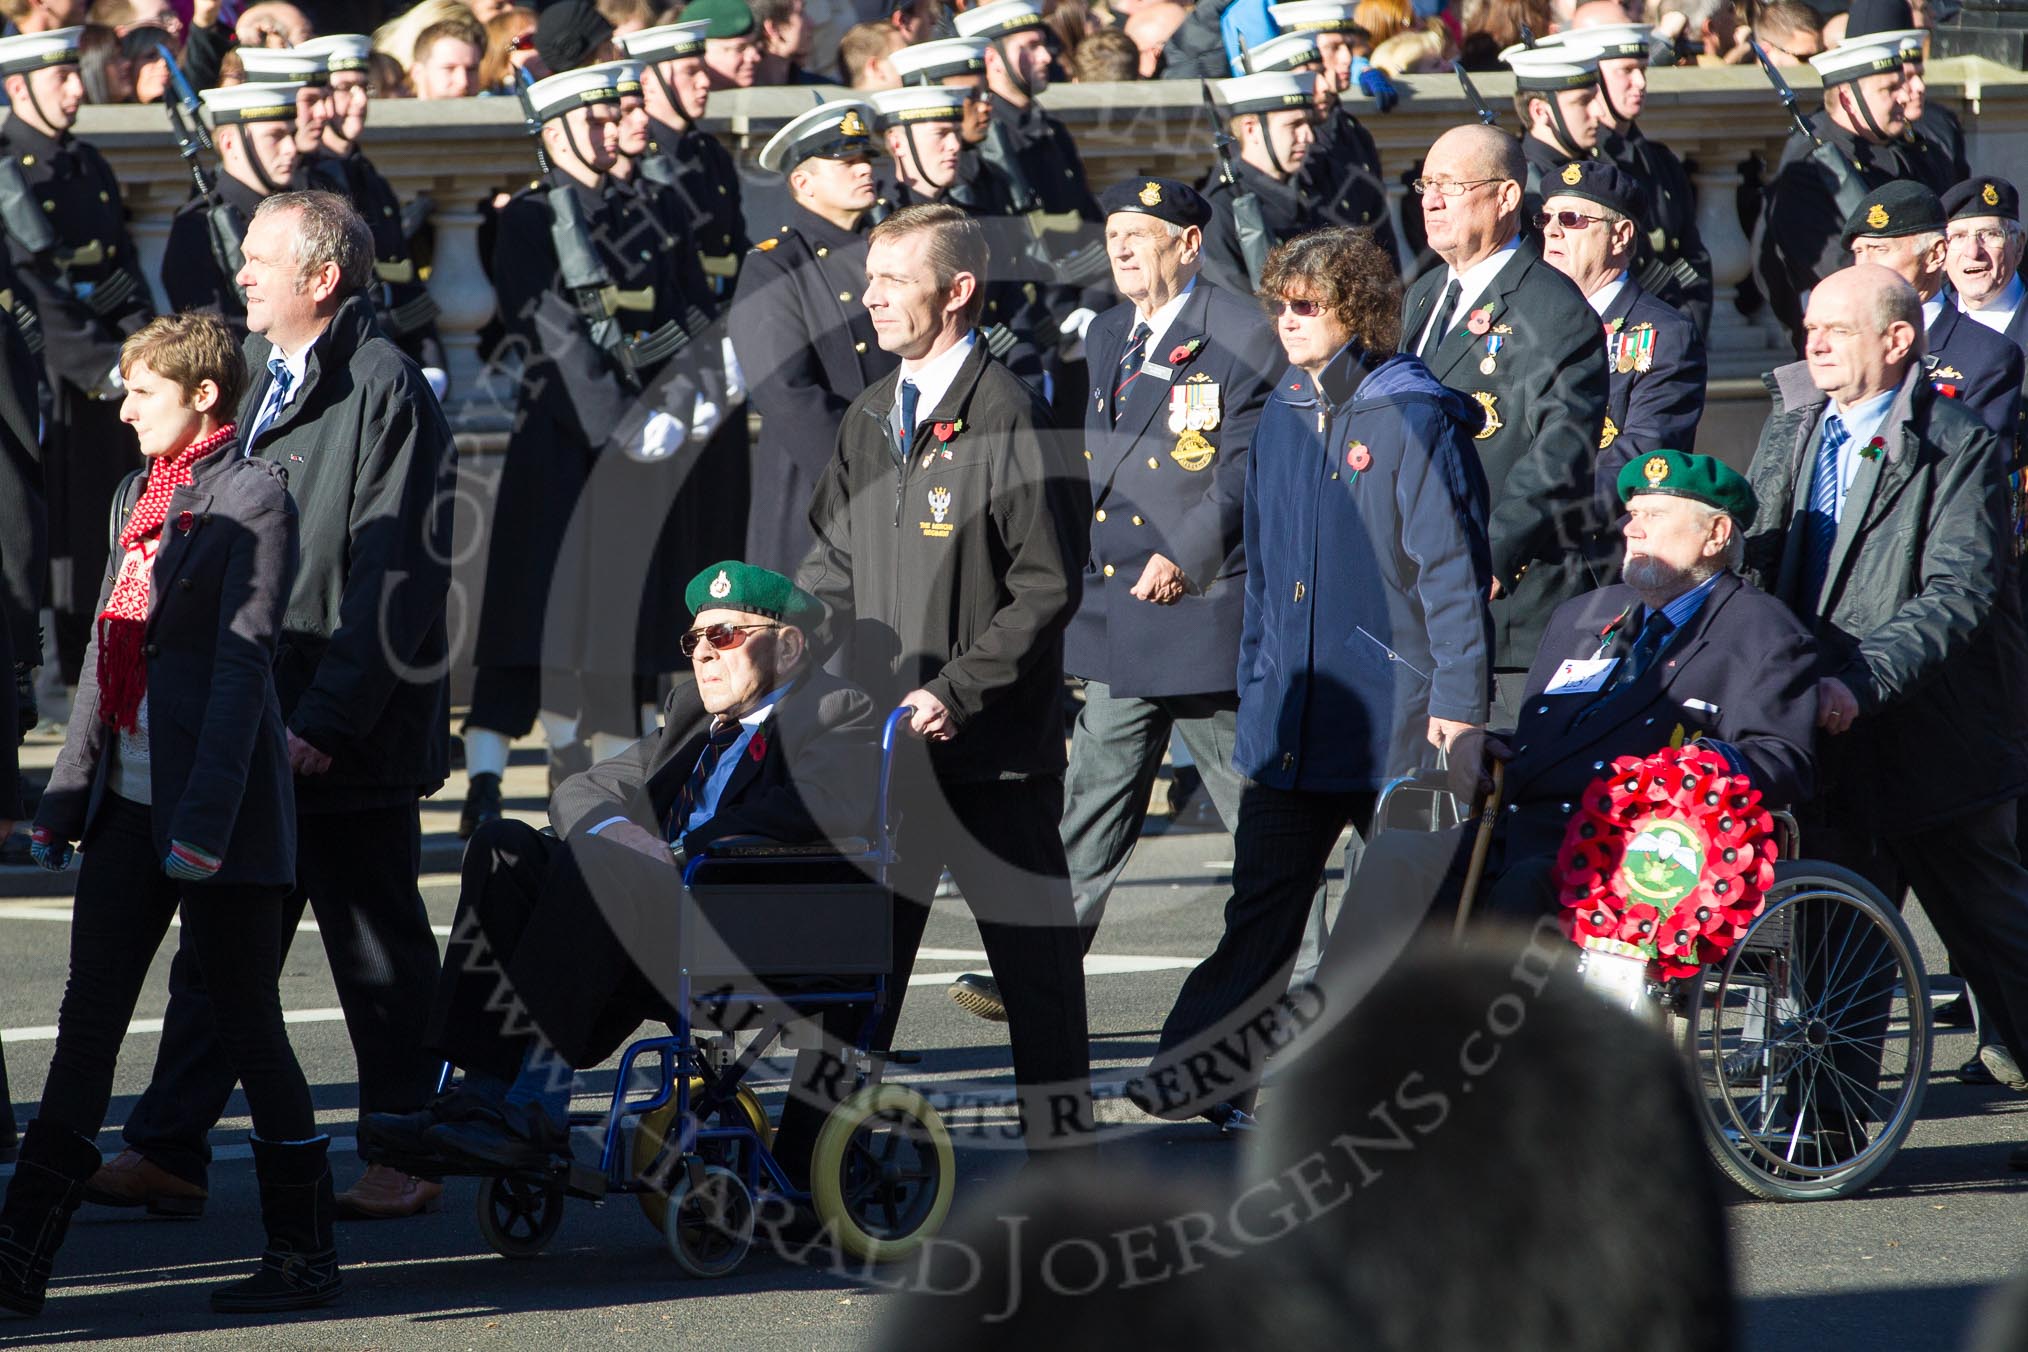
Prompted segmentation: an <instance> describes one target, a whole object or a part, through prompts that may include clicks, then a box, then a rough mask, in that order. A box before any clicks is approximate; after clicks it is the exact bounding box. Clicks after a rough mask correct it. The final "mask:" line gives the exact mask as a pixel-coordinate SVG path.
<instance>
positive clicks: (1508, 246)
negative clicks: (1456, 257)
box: [1415, 235, 1521, 352]
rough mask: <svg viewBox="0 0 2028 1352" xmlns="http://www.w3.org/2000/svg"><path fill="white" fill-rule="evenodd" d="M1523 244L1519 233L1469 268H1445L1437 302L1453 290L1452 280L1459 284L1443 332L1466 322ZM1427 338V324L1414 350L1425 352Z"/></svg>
mask: <svg viewBox="0 0 2028 1352" xmlns="http://www.w3.org/2000/svg"><path fill="white" fill-rule="evenodd" d="M1520 247H1521V237H1520V236H1519V235H1516V236H1515V237H1514V238H1513V239H1510V240H1508V241H1507V242H1506V243H1505V244H1502V245H1501V246H1500V247H1499V248H1497V249H1495V250H1493V252H1491V253H1489V254H1487V255H1486V256H1485V257H1484V258H1481V259H1480V260H1479V261H1478V262H1476V263H1474V264H1472V265H1471V266H1470V267H1468V268H1466V269H1465V270H1464V271H1463V272H1459V271H1458V270H1457V269H1456V268H1448V267H1447V268H1445V269H1444V280H1443V285H1442V286H1440V287H1438V288H1437V292H1436V296H1437V303H1438V304H1439V305H1441V304H1442V303H1443V295H1444V292H1446V291H1448V290H1450V287H1451V283H1452V282H1453V281H1455V282H1456V283H1457V284H1458V304H1457V308H1456V309H1454V310H1452V311H1451V322H1450V325H1449V327H1448V328H1446V329H1445V330H1444V332H1446V333H1448V332H1450V330H1451V329H1455V328H1456V327H1457V326H1458V325H1460V324H1462V323H1464V322H1465V317H1466V316H1467V315H1468V314H1470V313H1471V309H1472V306H1473V305H1474V304H1476V303H1477V301H1478V299H1479V297H1480V296H1482V295H1484V294H1485V292H1486V288H1487V287H1489V286H1491V285H1492V284H1493V279H1494V278H1495V277H1498V276H1499V275H1500V269H1502V268H1504V267H1506V266H1507V264H1508V263H1509V262H1511V261H1512V260H1513V258H1514V254H1515V252H1516V251H1517V250H1518V249H1520ZM1436 321H1437V314H1436V312H1435V311H1434V310H1432V311H1431V312H1430V317H1429V322H1430V324H1435V323H1436ZM1428 338H1429V328H1428V327H1427V326H1425V327H1424V329H1423V331H1422V333H1421V334H1420V335H1419V336H1418V338H1417V340H1416V345H1415V350H1416V351H1418V352H1420V351H1422V346H1423V343H1424V342H1426V341H1427V340H1428Z"/></svg>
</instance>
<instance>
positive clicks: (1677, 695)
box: [1504, 573, 1817, 860]
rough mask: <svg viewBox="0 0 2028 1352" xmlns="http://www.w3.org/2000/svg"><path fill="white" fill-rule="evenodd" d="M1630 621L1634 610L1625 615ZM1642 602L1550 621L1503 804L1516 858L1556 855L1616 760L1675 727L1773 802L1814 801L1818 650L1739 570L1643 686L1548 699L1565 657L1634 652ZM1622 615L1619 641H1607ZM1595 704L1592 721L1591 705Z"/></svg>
mask: <svg viewBox="0 0 2028 1352" xmlns="http://www.w3.org/2000/svg"><path fill="white" fill-rule="evenodd" d="M1630 607H1631V612H1630V613H1629V608H1630ZM1640 607H1641V603H1640V598H1638V597H1637V596H1635V595H1634V590H1633V588H1631V587H1627V586H1613V587H1605V588H1601V589H1600V590H1598V591H1595V592H1590V593H1588V594H1586V595H1584V596H1579V597H1576V598H1574V599H1572V600H1569V601H1566V602H1564V603H1563V604H1562V605H1561V606H1558V607H1557V609H1556V614H1555V615H1553V616H1551V617H1550V621H1549V626H1548V628H1547V629H1546V630H1545V632H1544V633H1543V636H1542V649H1541V651H1540V652H1539V653H1537V654H1536V658H1535V665H1534V666H1533V667H1531V668H1529V671H1528V696H1527V699H1526V701H1525V702H1524V704H1523V705H1522V709H1521V725H1520V727H1519V728H1517V729H1516V730H1515V732H1514V738H1513V747H1514V759H1513V760H1512V761H1510V762H1508V765H1507V775H1506V780H1507V782H1506V789H1505V793H1504V800H1505V802H1506V803H1507V804H1508V805H1509V807H1510V808H1513V809H1515V810H1514V811H1513V812H1512V813H1511V815H1510V819H1509V825H1508V832H1509V834H1508V841H1507V858H1508V859H1509V860H1513V859H1516V858H1521V857H1525V856H1529V855H1534V854H1542V853H1554V852H1555V850H1556V848H1557V845H1558V844H1559V843H1560V841H1561V840H1562V837H1563V830H1564V827H1565V825H1566V824H1567V823H1568V821H1569V819H1570V814H1571V811H1572V809H1573V807H1574V806H1575V805H1576V803H1577V802H1578V801H1579V799H1580V798H1581V797H1582V795H1583V793H1584V790H1585V788H1586V786H1588V785H1589V784H1590V783H1591V782H1592V780H1594V779H1596V778H1597V777H1598V776H1599V775H1601V774H1603V773H1604V772H1605V770H1606V768H1607V767H1608V766H1610V765H1611V764H1612V763H1613V761H1614V759H1616V758H1617V757H1620V756H1649V755H1653V754H1654V753H1655V752H1657V751H1660V750H1661V749H1662V748H1663V747H1665V746H1667V745H1669V742H1670V739H1671V737H1672V736H1673V735H1674V734H1675V731H1676V729H1677V728H1678V727H1681V728H1682V729H1683V735H1684V737H1685V738H1686V739H1687V738H1689V737H1690V736H1692V735H1694V734H1698V733H1702V734H1703V735H1704V736H1705V737H1706V738H1708V739H1713V740H1716V741H1720V742H1724V743H1726V744H1727V745H1728V746H1730V747H1731V749H1732V750H1733V752H1734V753H1735V754H1736V756H1737V757H1738V759H1739V761H1740V762H1742V763H1743V764H1744V766H1745V769H1746V772H1747V773H1748V775H1749V776H1751V777H1752V780H1753V784H1754V787H1755V788H1757V789H1759V790H1760V791H1761V793H1762V795H1763V796H1764V797H1765V799H1766V801H1767V802H1768V804H1769V805H1770V806H1773V807H1783V806H1787V805H1789V804H1793V803H1795V802H1797V801H1799V800H1801V799H1804V798H1807V797H1808V796H1809V794H1810V792H1811V786H1812V783H1813V760H1812V752H1811V745H1812V739H1813V737H1814V735H1815V732H1814V729H1815V727H1816V719H1817V696H1816V662H1815V649H1814V645H1813V644H1812V643H1811V641H1810V635H1809V631H1808V630H1806V629H1804V628H1803V626H1802V624H1801V623H1800V622H1798V621H1797V619H1796V618H1795V616H1794V615H1793V614H1791V613H1790V612H1789V609H1788V607H1786V606H1784V605H1783V604H1782V603H1781V602H1780V601H1778V600H1776V599H1775V598H1774V597H1772V596H1769V595H1767V594H1766V593H1765V592H1761V591H1757V590H1755V589H1754V588H1753V587H1750V586H1748V585H1747V584H1746V583H1744V582H1742V581H1741V580H1740V579H1739V577H1738V576H1737V575H1735V574H1730V573H1728V574H1726V575H1725V576H1723V577H1721V578H1719V580H1718V581H1717V582H1716V583H1714V584H1713V585H1712V589H1711V594H1710V595H1709V596H1707V597H1705V598H1704V604H1703V605H1702V606H1701V607H1699V609H1698V611H1697V614H1696V615H1695V616H1693V617H1692V618H1691V620H1690V622H1689V623H1688V624H1687V625H1685V626H1684V628H1683V630H1682V631H1681V632H1679V633H1677V634H1675V635H1674V636H1673V637H1672V638H1671V639H1670V641H1669V644H1668V646H1667V647H1665V648H1663V649H1662V652H1661V654H1660V656H1659V658H1658V659H1657V660H1656V662H1655V663H1654V664H1653V665H1652V666H1650V667H1649V668H1648V670H1647V671H1645V672H1643V673H1642V674H1641V676H1640V677H1639V679H1637V680H1635V681H1634V682H1633V683H1632V684H1630V685H1625V686H1622V687H1620V688H1619V689H1618V690H1614V691H1609V692H1603V693H1596V694H1583V693H1571V694H1560V695H1549V694H1544V693H1543V692H1544V690H1546V689H1547V688H1548V686H1549V685H1550V683H1551V680H1552V678H1553V677H1554V676H1555V674H1556V671H1557V669H1558V668H1559V667H1560V666H1561V665H1562V664H1563V662H1564V660H1565V659H1567V658H1589V657H1592V656H1593V655H1594V654H1596V653H1598V652H1599V649H1600V646H1601V644H1602V643H1606V648H1607V653H1606V655H1608V656H1620V657H1621V660H1625V658H1624V653H1625V652H1626V650H1628V649H1629V648H1631V646H1632V638H1633V633H1634V632H1635V631H1636V627H1637V626H1638V623H1639V617H1640V614H1641V608H1640ZM1623 613H1626V614H1628V621H1627V623H1626V624H1624V625H1622V627H1621V631H1620V633H1619V634H1618V635H1617V636H1616V637H1615V639H1614V640H1613V641H1611V642H1607V641H1606V640H1605V639H1604V638H1603V637H1602V631H1603V630H1605V629H1606V627H1607V626H1609V625H1611V624H1612V623H1613V621H1614V620H1615V619H1617V618H1618V617H1619V616H1620V615H1622V614H1623ZM1594 706H1600V707H1598V708H1597V711H1596V712H1594V713H1592V714H1590V715H1589V716H1587V717H1585V718H1584V719H1583V721H1582V722H1580V721H1578V720H1579V715H1580V714H1583V713H1584V712H1585V711H1586V710H1587V709H1591V708H1593V707H1594Z"/></svg>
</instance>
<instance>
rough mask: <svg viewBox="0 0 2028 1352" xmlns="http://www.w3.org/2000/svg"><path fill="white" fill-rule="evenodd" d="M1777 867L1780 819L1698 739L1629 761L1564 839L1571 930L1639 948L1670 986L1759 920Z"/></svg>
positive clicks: (1599, 789) (1595, 792) (1559, 872)
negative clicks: (1776, 832) (1776, 821)
mask: <svg viewBox="0 0 2028 1352" xmlns="http://www.w3.org/2000/svg"><path fill="white" fill-rule="evenodd" d="M1774 865H1775V841H1774V818H1773V816H1772V815H1771V814H1770V813H1769V812H1768V810H1767V809H1766V808H1764V807H1762V806H1761V799H1760V793H1759V791H1758V790H1756V789H1755V788H1754V787H1753V786H1752V784H1751V783H1750V782H1749V781H1748V780H1747V777H1746V776H1745V775H1741V774H1735V773H1733V772H1732V769H1731V767H1730V766H1729V765H1727V763H1726V761H1725V758H1724V757H1722V756H1720V755H1719V754H1718V753H1716V752H1715V751H1712V750H1711V749H1710V748H1708V747H1703V746H1699V745H1698V744H1697V743H1695V742H1691V743H1688V744H1686V745H1683V746H1680V747H1668V748H1666V749H1664V750H1662V751H1658V752H1656V753H1655V754H1654V755H1652V756H1649V757H1647V758H1646V759H1642V758H1640V757H1638V756H1622V757H1620V758H1619V759H1618V760H1616V761H1614V762H1613V763H1612V768H1611V769H1610V770H1609V771H1608V772H1607V773H1606V774H1604V775H1601V776H1600V777H1599V778H1597V779H1595V780H1593V781H1592V782H1591V784H1590V785H1589V786H1588V787H1586V789H1585V791H1584V798H1583V802H1582V806H1581V810H1580V811H1579V812H1578V813H1577V814H1576V815H1575V816H1573V817H1572V818H1571V821H1570V826H1569V827H1568V828H1567V829H1566V830H1565V831H1564V833H1563V848H1562V849H1561V850H1559V851H1558V852H1557V856H1556V874H1555V877H1556V899H1557V903H1558V905H1559V906H1560V907H1561V908H1562V922H1563V931H1564V933H1565V934H1566V935H1567V936H1569V938H1570V940H1571V942H1572V943H1575V944H1577V945H1578V946H1579V947H1580V948H1587V947H1611V948H1614V949H1616V950H1617V951H1621V952H1626V951H1628V949H1629V948H1630V949H1632V950H1633V951H1637V952H1639V953H1640V954H1642V955H1643V956H1645V957H1646V958H1648V959H1649V962H1650V965H1651V972H1652V973H1653V975H1654V976H1655V977H1657V978H1658V979H1660V980H1665V981H1667V980H1674V979H1676V978H1679V977H1687V976H1695V975H1696V974H1697V973H1698V972H1699V971H1700V970H1701V969H1702V968H1703V966H1704V964H1706V963H1709V962H1715V961H1718V960H1719V959H1720V958H1722V957H1723V956H1724V955H1725V953H1726V950H1728V949H1730V948H1731V947H1732V946H1733V944H1735V943H1737V942H1738V941H1739V938H1740V936H1741V935H1743V934H1745V933H1746V931H1747V927H1748V926H1750V925H1751V924H1752V923H1753V921H1754V918H1755V917H1756V916H1758V915H1759V914H1760V912H1761V906H1762V899H1763V897H1764V896H1765V894H1766V892H1767V890H1768V888H1770V887H1771V886H1773V885H1774Z"/></svg>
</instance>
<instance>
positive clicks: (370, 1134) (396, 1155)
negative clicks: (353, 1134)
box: [359, 1089, 500, 1164]
mask: <svg viewBox="0 0 2028 1352" xmlns="http://www.w3.org/2000/svg"><path fill="white" fill-rule="evenodd" d="M499 1120H500V1110H499V1108H497V1107H495V1106H494V1105H493V1104H491V1103H489V1102H487V1101H486V1100H485V1099H482V1098H480V1097H478V1096H477V1095H476V1094H467V1093H465V1092H464V1091H463V1090H461V1089H454V1090H452V1091H450V1092H449V1093H447V1094H439V1095H437V1096H436V1097H435V1098H434V1099H431V1100H430V1102H429V1103H428V1104H427V1105H425V1106H424V1107H421V1108H418V1109H417V1110H416V1111H414V1112H412V1113H368V1114H367V1115H366V1116H365V1117H363V1118H361V1119H360V1120H359V1154H360V1157H361V1158H362V1159H364V1160H366V1162H367V1163H369V1164H372V1163H377V1162H380V1161H383V1160H425V1159H430V1158H432V1157H434V1156H435V1155H436V1153H437V1148H436V1146H435V1145H434V1144H433V1143H432V1142H431V1141H430V1140H429V1139H428V1136H427V1134H426V1133H427V1132H428V1131H429V1129H430V1128H431V1127H434V1126H438V1125H440V1124H442V1123H445V1122H475V1121H480V1122H482V1121H491V1122H498V1121H499Z"/></svg>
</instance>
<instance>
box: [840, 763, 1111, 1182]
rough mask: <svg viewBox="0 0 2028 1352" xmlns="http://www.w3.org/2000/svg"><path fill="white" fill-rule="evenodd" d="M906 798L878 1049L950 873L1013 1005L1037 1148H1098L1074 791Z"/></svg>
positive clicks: (1031, 787) (930, 788)
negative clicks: (1073, 865) (1065, 832)
mask: <svg viewBox="0 0 2028 1352" xmlns="http://www.w3.org/2000/svg"><path fill="white" fill-rule="evenodd" d="M895 792H896V795H897V799H896V805H897V807H898V808H899V810H900V814H901V830H900V833H899V835H898V836H897V837H896V839H895V850H896V852H897V854H898V855H899V856H900V862H899V863H898V864H896V866H895V867H894V869H893V871H892V872H891V874H890V876H889V881H890V882H891V883H892V884H893V887H894V893H895V913H894V973H893V975H892V976H890V977H889V978H888V1002H887V1009H886V1011H885V1013H884V1014H883V1016H882V1018H881V1021H880V1023H879V1024H878V1025H877V1026H876V1027H875V1029H874V1032H873V1045H874V1046H875V1047H881V1048H887V1047H892V1045H893V1041H894V1030H895V1025H896V1024H897V1023H898V1022H899V1021H900V1019H901V1006H902V1001H903V998H904V997H905V996H906V995H907V994H908V977H909V973H910V972H911V971H913V970H914V968H915V954H916V950H917V949H918V948H920V947H921V946H922V935H923V930H924V928H925V927H926V926H927V925H928V924H929V907H930V902H931V900H932V899H933V898H934V897H935V895H936V885H937V878H938V875H939V874H940V873H941V872H942V871H943V870H944V869H946V868H948V869H949V870H950V871H951V876H952V878H954V879H955V880H956V881H957V884H958V887H959V889H960V890H961V891H962V892H963V893H964V895H965V903H966V905H968V906H970V907H971V910H972V918H973V919H974V920H976V921H977V922H978V925H979V935H980V937H981V939H982V940H983V941H984V943H985V948H986V961H987V962H988V963H989V964H990V965H991V967H992V970H993V980H994V981H995V982H996V983H997V984H998V985H999V987H1000V998H1001V999H1002V1000H1003V1001H1005V1002H1006V1006H1007V1036H1008V1040H1009V1041H1010V1042H1012V1043H1013V1052H1014V1082H1015V1085H1016V1089H1017V1092H1018V1093H1019V1095H1020V1102H1021V1112H1022V1120H1023V1123H1024V1138H1025V1139H1026V1141H1027V1144H1028V1147H1029V1149H1030V1150H1031V1151H1033V1150H1036V1149H1038V1148H1053V1147H1067V1146H1078V1145H1084V1144H1088V1143H1089V1138H1088V1128H1089V1126H1090V1112H1091V1031H1090V1025H1089V1024H1088V1023H1087V1021H1086V1017H1085V1001H1084V937H1083V935H1082V933H1081V932H1080V931H1079V929H1078V927H1077V915H1076V912H1075V911H1074V910H1073V909H1072V906H1071V900H1070V879H1069V867H1068V865H1067V864H1066V863H1065V862H1064V855H1063V837H1062V836H1061V835H1060V834H1059V832H1058V829H1057V827H1058V823H1059V822H1060V821H1061V820H1062V819H1063V781H1062V780H1061V779H1057V778H1035V779H1020V780H996V781H990V782H984V783H967V784H943V785H938V784H936V783H935V782H934V781H933V780H931V779H930V778H929V777H928V775H927V774H922V773H917V774H913V775H910V776H908V777H907V779H906V780H905V782H904V783H902V784H898V785H897V786H896V789H895Z"/></svg>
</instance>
